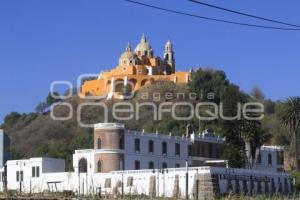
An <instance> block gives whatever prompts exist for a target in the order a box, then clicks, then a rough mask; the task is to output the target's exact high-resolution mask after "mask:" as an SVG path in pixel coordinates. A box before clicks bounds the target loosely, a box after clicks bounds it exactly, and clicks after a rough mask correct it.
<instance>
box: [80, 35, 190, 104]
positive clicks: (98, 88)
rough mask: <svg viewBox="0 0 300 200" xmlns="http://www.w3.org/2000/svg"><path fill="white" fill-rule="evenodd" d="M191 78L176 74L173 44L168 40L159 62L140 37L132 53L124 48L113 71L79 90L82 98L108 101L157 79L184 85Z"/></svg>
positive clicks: (106, 72)
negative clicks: (98, 97)
mask: <svg viewBox="0 0 300 200" xmlns="http://www.w3.org/2000/svg"><path fill="white" fill-rule="evenodd" d="M190 76H191V74H190V72H179V71H178V72H176V70H175V57H174V50H173V44H172V43H171V41H170V40H168V41H167V42H166V44H165V48H164V55H163V59H162V58H160V57H159V56H154V53H153V49H152V48H151V45H150V43H149V41H148V40H147V38H146V37H145V36H144V35H143V36H142V37H141V40H140V42H139V43H138V44H137V46H136V47H135V49H134V51H132V49H131V47H130V45H129V44H128V45H127V47H126V49H125V52H123V53H122V54H121V56H120V58H119V64H118V65H117V66H116V67H115V68H114V69H112V70H110V71H105V72H101V73H100V74H99V76H98V77H97V79H95V80H88V81H85V82H84V83H83V84H82V87H81V95H82V96H106V98H107V99H111V98H113V97H115V96H116V95H118V96H120V95H121V94H122V93H123V92H124V88H129V89H128V90H131V91H137V90H139V89H140V88H141V87H142V86H144V85H146V84H149V83H151V82H153V81H156V80H167V81H173V82H174V83H187V82H188V81H189V79H190ZM128 85H129V86H130V87H128Z"/></svg>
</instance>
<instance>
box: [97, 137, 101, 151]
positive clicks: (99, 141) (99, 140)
mask: <svg viewBox="0 0 300 200" xmlns="http://www.w3.org/2000/svg"><path fill="white" fill-rule="evenodd" d="M97 148H98V149H101V139H100V138H98V139H97Z"/></svg>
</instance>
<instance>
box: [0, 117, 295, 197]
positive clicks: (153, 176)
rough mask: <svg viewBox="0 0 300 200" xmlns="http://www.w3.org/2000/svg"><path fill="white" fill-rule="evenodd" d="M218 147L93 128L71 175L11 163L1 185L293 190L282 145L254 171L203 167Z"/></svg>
mask: <svg viewBox="0 0 300 200" xmlns="http://www.w3.org/2000/svg"><path fill="white" fill-rule="evenodd" d="M222 143H223V139H222V138H220V137H218V136H216V135H214V134H212V133H205V134H200V135H197V134H191V135H186V136H185V137H174V136H171V135H169V136H166V135H159V134H156V133H154V134H149V133H144V132H136V131H131V130H126V129H125V128H124V126H123V125H121V124H115V123H106V124H96V125H95V132H94V149H85V150H76V151H75V153H74V154H73V167H74V172H64V168H65V166H64V161H63V160H61V159H51V158H31V159H28V160H11V161H8V162H7V165H6V169H5V168H2V172H3V173H2V176H1V177H0V178H1V179H0V180H1V181H2V182H1V184H0V186H1V189H2V190H5V189H6V188H7V189H8V190H21V191H24V192H41V191H45V190H48V191H66V190H67V191H73V192H74V193H76V194H85V195H89V194H95V193H100V192H101V193H102V194H115V195H116V194H121V193H123V192H124V194H145V195H149V196H165V197H174V196H181V197H184V196H185V195H186V194H188V196H189V197H190V198H193V197H195V196H197V195H198V197H203V198H204V197H208V196H216V195H222V194H225V193H227V192H228V191H229V190H232V191H233V192H236V193H244V194H253V193H276V192H282V193H283V192H284V193H289V192H291V191H292V186H291V180H290V176H289V175H288V174H286V173H284V172H283V170H282V169H283V162H282V159H283V157H281V155H282V153H281V152H283V149H282V148H280V147H271V146H263V147H262V148H261V156H260V163H259V164H258V165H257V168H256V170H246V169H231V168H226V167H209V166H203V165H204V164H205V161H207V160H216V159H220V155H221V151H222ZM279 161H280V162H279ZM186 164H187V166H186ZM3 175H4V177H3ZM5 175H6V176H7V178H5ZM6 181H7V182H6ZM187 183H188V184H187ZM186 191H187V193H186Z"/></svg>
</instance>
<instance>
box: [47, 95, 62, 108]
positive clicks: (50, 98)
mask: <svg viewBox="0 0 300 200" xmlns="http://www.w3.org/2000/svg"><path fill="white" fill-rule="evenodd" d="M55 96H56V98H55ZM58 97H59V93H58V92H52V93H51V92H49V94H48V96H47V98H46V103H47V104H48V106H51V105H52V104H54V103H56V102H58V101H61V99H60V98H58Z"/></svg>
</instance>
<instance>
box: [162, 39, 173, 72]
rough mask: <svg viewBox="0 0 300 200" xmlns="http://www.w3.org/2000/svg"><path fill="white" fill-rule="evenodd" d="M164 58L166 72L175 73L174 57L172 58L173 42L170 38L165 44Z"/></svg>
mask: <svg viewBox="0 0 300 200" xmlns="http://www.w3.org/2000/svg"><path fill="white" fill-rule="evenodd" d="M164 60H165V62H166V72H167V74H173V73H175V58H174V51H173V44H172V43H171V41H170V40H168V41H167V43H166V45H165V52H164Z"/></svg>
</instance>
